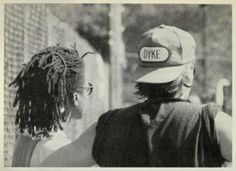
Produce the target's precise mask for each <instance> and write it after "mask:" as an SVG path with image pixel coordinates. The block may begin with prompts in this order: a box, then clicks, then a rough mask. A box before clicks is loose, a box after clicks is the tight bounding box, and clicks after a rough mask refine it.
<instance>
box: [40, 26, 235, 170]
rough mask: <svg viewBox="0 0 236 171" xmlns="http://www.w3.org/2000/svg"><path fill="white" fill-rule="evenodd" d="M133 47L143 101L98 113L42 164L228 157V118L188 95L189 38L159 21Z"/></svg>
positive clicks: (190, 162)
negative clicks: (73, 139)
mask: <svg viewBox="0 0 236 171" xmlns="http://www.w3.org/2000/svg"><path fill="white" fill-rule="evenodd" d="M137 47H138V53H139V58H138V64H139V65H138V68H137V72H138V73H140V74H141V75H140V77H139V78H138V79H137V80H136V88H137V92H136V94H138V95H139V96H141V97H143V98H144V99H145V101H144V102H142V103H138V104H135V105H132V106H129V107H126V108H121V109H116V110H110V111H108V112H106V113H104V114H102V115H101V116H100V118H99V120H98V122H97V123H95V124H94V125H92V126H91V127H90V128H89V129H88V130H86V131H85V132H84V133H83V134H82V135H81V136H80V137H79V138H78V139H77V140H76V141H74V142H73V143H71V144H69V145H66V146H64V147H62V148H61V149H59V150H57V151H56V152H55V153H54V154H53V155H51V156H50V157H49V158H47V159H46V160H45V161H44V162H43V163H42V164H41V166H80V167H83V166H92V165H93V164H94V163H97V164H98V165H99V166H101V167H221V166H222V164H223V163H224V162H225V161H229V162H231V160H232V134H231V131H232V130H231V127H232V123H231V117H230V116H229V115H228V114H226V113H224V112H222V111H220V109H219V107H218V106H217V105H216V104H214V103H210V104H205V105H197V104H192V103H190V102H189V100H188V96H189V92H190V90H191V86H192V84H193V79H194V71H195V69H194V68H195V67H194V60H195V49H196V45H195V41H194V39H193V37H192V36H191V35H190V34H189V33H188V32H186V31H183V30H181V29H179V28H176V27H173V26H166V25H161V26H158V27H156V28H153V29H151V30H149V31H147V32H145V33H144V34H143V35H142V36H141V37H140V39H139V41H138V46H137Z"/></svg>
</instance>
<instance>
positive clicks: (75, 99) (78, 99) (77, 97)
mask: <svg viewBox="0 0 236 171" xmlns="http://www.w3.org/2000/svg"><path fill="white" fill-rule="evenodd" d="M81 100H82V97H81V95H80V94H79V93H78V92H74V93H73V104H74V105H75V106H78V105H79V104H80V102H81Z"/></svg>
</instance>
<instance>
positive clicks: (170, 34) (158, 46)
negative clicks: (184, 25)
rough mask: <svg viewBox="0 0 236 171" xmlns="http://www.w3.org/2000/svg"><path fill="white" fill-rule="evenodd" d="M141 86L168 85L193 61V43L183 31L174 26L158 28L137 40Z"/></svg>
mask: <svg viewBox="0 0 236 171" xmlns="http://www.w3.org/2000/svg"><path fill="white" fill-rule="evenodd" d="M137 48H138V55H139V59H138V68H137V70H136V71H138V72H139V73H141V77H140V78H138V79H137V80H136V82H140V83H168V82H171V81H173V80H175V79H176V78H178V77H179V76H180V75H181V73H182V72H183V71H184V70H185V64H187V63H189V62H191V61H193V60H194V59H195V49H196V43H195V40H194V38H193V37H192V36H191V35H190V34H189V33H188V32H186V31H184V30H181V29H179V28H177V27H174V26H167V25H160V26H158V27H155V28H153V29H151V30H149V31H147V32H145V33H144V34H142V35H141V37H140V38H139V40H138V43H137Z"/></svg>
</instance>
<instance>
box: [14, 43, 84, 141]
mask: <svg viewBox="0 0 236 171" xmlns="http://www.w3.org/2000/svg"><path fill="white" fill-rule="evenodd" d="M84 81H85V75H84V63H83V61H82V58H81V57H80V56H79V53H78V52H77V50H76V49H67V48H63V47H60V46H54V47H48V48H46V49H43V50H42V51H41V52H39V53H37V54H35V55H34V56H33V57H32V58H31V60H30V61H29V62H28V63H27V64H26V65H24V67H23V68H22V69H21V71H20V73H19V74H18V75H17V77H16V78H15V80H14V81H13V82H12V83H11V84H10V86H11V85H15V86H16V87H17V92H16V97H15V101H14V104H13V106H14V107H15V106H16V105H17V104H18V105H19V107H18V110H17V113H16V121H15V123H16V124H18V125H19V128H20V132H22V133H23V132H24V130H25V129H26V130H27V131H28V133H29V134H30V135H32V136H33V137H34V136H36V132H38V131H42V134H43V136H48V135H49V132H51V131H52V130H53V131H57V130H58V127H59V128H60V129H63V128H62V126H61V124H60V121H66V118H67V116H68V115H69V101H70V98H71V97H70V96H71V93H72V92H74V91H76V90H77V89H78V87H79V86H83V85H84ZM62 108H64V109H65V110H64V111H62V110H61V109H62Z"/></svg>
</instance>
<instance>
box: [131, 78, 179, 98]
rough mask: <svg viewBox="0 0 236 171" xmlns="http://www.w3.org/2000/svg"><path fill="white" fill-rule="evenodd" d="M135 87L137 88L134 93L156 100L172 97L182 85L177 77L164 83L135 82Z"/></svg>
mask: <svg viewBox="0 0 236 171" xmlns="http://www.w3.org/2000/svg"><path fill="white" fill-rule="evenodd" d="M135 87H136V89H137V91H136V92H135V94H136V95H138V96H139V97H140V98H148V99H153V100H157V99H163V98H172V97H174V96H175V94H176V93H177V92H178V91H179V90H180V88H181V87H182V81H181V79H180V78H178V79H176V80H174V81H172V82H169V83H164V84H152V83H137V84H136V85H135Z"/></svg>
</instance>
